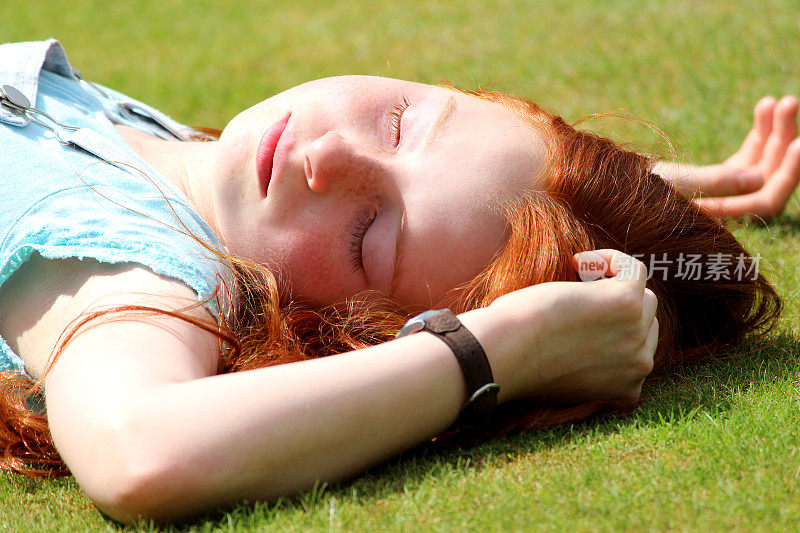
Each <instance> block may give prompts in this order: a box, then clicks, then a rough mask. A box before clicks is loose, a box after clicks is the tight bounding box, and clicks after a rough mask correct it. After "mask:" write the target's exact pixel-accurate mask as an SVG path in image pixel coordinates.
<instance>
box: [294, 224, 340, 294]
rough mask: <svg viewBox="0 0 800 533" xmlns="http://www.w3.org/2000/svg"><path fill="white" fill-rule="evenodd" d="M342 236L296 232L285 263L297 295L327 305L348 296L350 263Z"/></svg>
mask: <svg viewBox="0 0 800 533" xmlns="http://www.w3.org/2000/svg"><path fill="white" fill-rule="evenodd" d="M342 238H343V237H341V236H339V238H337V237H336V236H332V235H324V234H313V233H303V234H301V235H297V236H295V238H294V239H293V240H292V242H291V245H290V250H291V251H290V252H289V253H288V254H287V261H288V264H287V265H286V266H287V267H288V274H289V280H290V283H291V285H292V291H293V293H294V295H295V296H296V297H299V298H302V299H303V300H307V301H309V302H311V303H314V304H319V305H325V304H329V303H333V302H334V301H336V300H338V299H340V298H342V297H344V296H347V292H346V288H347V286H348V284H347V276H348V274H349V270H348V268H349V265H348V264H347V263H346V259H345V254H344V250H343V246H342V243H341V242H339V241H340V239H342Z"/></svg>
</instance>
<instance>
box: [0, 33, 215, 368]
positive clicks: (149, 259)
mask: <svg viewBox="0 0 800 533" xmlns="http://www.w3.org/2000/svg"><path fill="white" fill-rule="evenodd" d="M77 74H78V73H77V71H75V70H74V69H73V68H72V67H71V66H70V65H69V62H68V61H67V58H66V54H65V53H64V50H63V48H62V47H61V45H60V44H59V43H58V42H57V41H54V40H50V41H44V42H33V43H15V44H9V45H3V46H0V86H2V85H11V86H13V87H15V88H16V89H17V90H19V91H21V92H22V93H23V94H24V95H25V96H26V97H27V98H28V100H29V101H30V102H31V103H32V105H33V107H35V108H37V109H41V110H42V111H44V112H46V113H47V114H48V115H50V116H52V117H53V118H55V119H56V120H57V121H58V122H61V123H63V124H65V125H69V126H74V127H77V128H79V129H78V130H77V131H70V130H62V131H60V132H59V136H60V137H61V139H62V140H63V141H66V142H68V143H69V144H68V145H65V144H62V142H60V141H59V140H58V138H57V137H56V135H55V134H54V133H53V132H51V131H50V130H48V129H46V128H43V127H41V126H39V125H37V124H35V123H34V122H32V121H30V120H27V119H26V118H25V117H24V116H19V113H14V112H12V111H13V110H11V109H9V108H8V107H6V108H0V186H2V191H3V195H2V198H3V199H2V204H0V205H1V206H2V209H0V285H2V283H4V282H5V281H6V280H7V279H8V278H9V277H10V276H11V275H12V274H13V273H14V271H16V270H17V269H18V268H19V266H20V265H21V264H22V263H23V262H24V261H26V260H27V259H28V258H29V257H30V256H31V254H33V253H34V252H35V253H39V254H40V255H41V256H43V257H45V258H51V259H55V258H78V259H84V258H92V259H96V260H98V261H103V262H107V263H120V262H133V263H139V264H141V265H143V266H145V267H147V268H149V269H150V270H152V271H153V272H155V273H156V274H160V275H162V276H166V277H169V278H173V279H176V280H180V281H182V282H183V283H185V284H186V285H188V286H189V287H191V288H192V289H193V290H194V291H195V293H197V297H198V299H201V300H202V299H205V298H207V297H208V296H209V295H210V294H211V293H212V292H213V290H214V289H215V287H216V286H217V284H218V281H219V277H218V276H222V275H227V270H225V269H224V268H223V267H222V266H221V265H220V263H219V262H218V260H217V257H216V256H215V255H214V253H213V252H211V251H209V250H207V249H205V248H204V247H203V246H202V245H200V244H199V243H198V242H196V241H195V240H194V239H193V238H192V237H191V236H189V235H187V233H189V234H191V235H194V236H195V237H197V238H199V239H200V240H201V241H202V242H204V243H206V244H207V245H208V246H210V247H212V248H213V249H215V250H223V246H222V243H221V242H220V241H219V239H218V238H217V236H216V235H215V234H214V232H213V231H212V229H211V228H210V227H209V226H208V224H206V222H205V221H204V220H203V219H202V218H201V217H200V216H199V215H198V213H197V212H196V210H195V208H194V207H193V206H192V204H191V203H190V202H189V200H188V198H187V197H186V196H185V195H184V194H183V193H182V192H181V191H180V190H178V189H177V188H176V187H175V186H173V185H172V184H171V183H170V182H169V181H168V180H166V179H165V178H163V177H162V176H160V175H159V174H158V173H157V172H156V171H155V170H153V169H152V168H151V167H150V166H149V165H148V164H147V163H145V162H144V161H143V160H141V159H140V158H139V157H138V156H137V155H136V154H135V153H134V152H133V151H132V150H131V149H130V148H129V147H128V146H127V144H126V143H125V142H124V141H123V140H122V138H121V137H120V136H119V134H118V133H117V131H116V130H115V128H114V123H119V124H126V125H129V126H132V127H136V128H138V129H141V130H143V131H146V132H148V133H158V131H156V130H161V128H159V127H158V126H157V125H156V124H155V123H154V122H153V121H151V120H148V119H146V118H144V116H145V115H147V114H148V113H152V115H151V116H156V117H158V119H159V121H161V122H162V123H165V124H168V125H169V126H170V127H171V128H173V129H174V130H176V131H178V130H181V129H183V130H186V128H185V126H182V125H181V124H178V123H176V122H175V121H173V120H172V119H170V118H169V117H167V116H165V115H163V114H161V113H159V112H158V111H156V110H154V109H152V108H150V107H148V106H146V105H144V104H142V103H141V102H138V101H136V100H133V99H131V98H129V97H127V96H124V95H122V94H120V93H117V92H115V91H111V90H108V89H106V88H104V87H100V88H99V90H96V88H95V87H93V86H91V85H90V84H88V83H87V82H85V81H81V80H80V79H79V78H78V76H77ZM120 103H123V104H126V105H128V107H127V109H130V108H135V109H136V110H137V111H141V110H144V114H143V115H141V116H140V115H139V114H138V113H125V112H124V111H125V109H126V108H125V107H124V106H123V107H122V108H121V107H120V106H119V104H120ZM165 197H166V200H165ZM207 308H208V309H209V311H210V312H211V313H212V314H213V315H214V316H216V317H218V316H219V313H220V312H221V310H220V309H218V308H217V307H216V305H215V304H214V303H213V302H212V303H210V304H207ZM0 320H2V317H0ZM2 370H9V371H15V372H21V373H25V369H24V364H23V361H22V360H21V359H20V358H19V357H18V356H17V355H16V354H15V353H14V352H13V351H12V350H11V349H10V347H9V346H8V344H7V343H6V341H5V340H4V339H2V338H0V371H2Z"/></svg>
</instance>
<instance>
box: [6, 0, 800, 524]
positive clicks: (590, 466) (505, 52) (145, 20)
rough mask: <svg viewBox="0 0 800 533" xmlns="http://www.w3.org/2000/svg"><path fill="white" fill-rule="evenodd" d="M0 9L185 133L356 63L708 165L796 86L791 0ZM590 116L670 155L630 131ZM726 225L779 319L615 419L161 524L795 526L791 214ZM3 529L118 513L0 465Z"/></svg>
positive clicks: (15, 30)
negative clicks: (769, 285)
mask: <svg viewBox="0 0 800 533" xmlns="http://www.w3.org/2000/svg"><path fill="white" fill-rule="evenodd" d="M66 5H69V7H64V6H66ZM0 13H1V14H2V17H0V40H3V41H15V40H32V39H41V38H46V37H49V36H54V37H58V38H59V39H61V40H62V42H63V43H64V44H65V46H66V48H67V51H68V53H69V55H70V59H71V60H72V62H73V64H74V65H75V66H76V67H77V68H79V69H80V70H82V71H83V72H84V74H85V75H86V77H87V78H89V79H92V80H95V81H99V82H101V83H104V84H106V85H109V86H111V87H114V88H116V89H119V90H121V91H123V92H126V93H128V94H131V95H133V96H136V97H138V98H140V99H142V100H144V101H146V102H150V103H154V104H155V105H157V106H158V107H160V108H162V109H164V110H166V111H167V112H169V113H170V114H172V115H173V116H174V117H175V118H177V119H179V120H181V121H184V122H188V123H191V124H198V125H211V126H223V125H224V124H225V123H226V122H227V121H228V120H229V119H230V118H231V117H232V116H233V115H234V114H235V113H237V112H238V111H240V110H242V109H244V108H245V107H247V106H249V105H251V104H253V103H255V102H257V101H259V100H261V99H263V98H264V97H267V96H269V95H271V94H273V93H275V92H276V91H279V90H282V89H284V88H287V87H290V86H292V85H295V84H297V83H300V82H303V81H306V80H308V79H313V78H318V77H322V76H328V75H336V74H345V73H364V74H376V75H383V76H392V77H397V78H407V79H413V80H417V81H424V82H436V81H439V80H443V79H446V80H450V81H452V82H454V83H456V84H458V85H461V86H464V87H466V88H474V87H478V86H480V87H491V88H499V89H504V90H508V91H511V92H514V93H518V94H523V95H526V96H530V97H533V98H534V99H537V100H538V101H539V102H540V103H542V104H543V105H545V106H546V107H548V108H552V109H554V110H557V111H559V112H560V113H562V114H563V115H564V116H565V117H566V118H567V119H568V120H576V119H578V118H580V117H583V116H585V115H587V114H590V113H594V112H597V111H612V112H616V111H620V110H623V111H626V112H628V113H632V114H636V115H639V116H642V117H644V118H646V119H648V120H649V121H651V122H652V123H654V124H655V125H657V126H659V127H661V128H662V129H664V130H665V131H667V132H668V133H669V134H670V136H671V138H672V140H673V141H675V142H676V143H677V145H678V146H679V148H680V149H681V151H680V154H681V158H682V159H684V160H687V161H698V162H714V161H717V160H720V159H722V158H723V157H725V156H727V155H728V154H729V153H731V152H732V151H733V150H734V149H735V148H736V146H737V145H738V143H739V142H740V141H741V139H742V138H743V136H744V134H745V132H746V131H747V129H748V127H749V123H750V113H751V108H752V105H753V104H754V103H755V101H756V100H757V99H758V98H759V97H760V96H762V95H764V94H775V95H780V94H783V93H795V94H797V93H799V92H800V7H798V6H797V2H796V0H768V1H760V2H734V1H731V0H713V1H709V0H706V1H704V2H696V1H693V0H692V1H688V0H687V1H674V2H670V1H656V0H640V1H637V2H634V1H623V0H606V1H604V2H594V1H590V0H586V1H572V2H565V1H552V2H525V1H522V0H506V1H499V0H498V1H494V2H483V1H479V0H464V1H462V2H454V1H445V0H439V1H432V0H429V1H425V2H407V3H401V2H394V1H385V0H374V1H372V2H359V1H355V0H340V1H337V2H322V1H311V0H304V1H288V0H285V1H271V2H256V1H249V2H235V3H234V2H229V3H224V2H219V1H214V2H212V1H207V0H202V1H200V0H197V1H192V2H169V1H164V0H161V1H147V2H135V3H134V2H108V1H96V2H95V1H92V2H89V1H84V2H70V3H64V2H60V1H59V2H57V1H37V2H31V1H29V0H5V1H4V2H3V5H2V8H0ZM587 125H588V126H589V127H592V128H595V129H598V130H600V131H601V132H603V133H605V134H607V135H610V136H613V137H614V138H617V139H625V140H628V141H631V142H633V143H635V145H636V146H637V147H639V148H641V149H643V150H653V151H655V152H658V153H665V152H666V149H665V146H664V144H663V143H661V144H658V139H657V138H656V137H654V136H653V135H652V134H651V133H650V131H649V130H648V129H646V128H642V127H640V126H636V125H634V124H633V123H631V122H627V121H623V120H617V119H613V120H612V119H604V120H602V121H601V120H593V121H590V122H589V123H587ZM736 232H737V234H738V235H739V236H740V237H741V238H742V239H743V240H744V241H745V242H746V243H747V244H748V246H749V247H750V248H751V249H752V250H753V251H755V252H759V253H761V255H762V256H764V257H765V258H766V260H767V261H766V263H767V266H768V268H769V269H770V271H771V272H772V274H771V277H772V279H774V281H775V282H776V284H777V286H778V289H779V291H780V293H781V295H782V296H783V297H784V298H785V300H786V304H787V305H786V312H785V313H784V315H783V318H782V319H781V325H780V328H779V331H778V332H777V333H776V334H775V335H774V336H773V337H772V338H770V339H768V340H767V341H766V342H764V343H763V344H759V345H754V346H750V347H748V350H747V351H748V354H747V355H745V356H742V357H739V358H736V359H724V360H720V361H717V362H715V363H713V364H709V365H704V366H700V367H694V368H685V369H682V370H681V371H679V372H677V373H675V374H672V375H669V376H667V377H665V378H663V379H660V380H658V381H655V382H652V383H649V384H648V385H647V386H646V388H645V391H644V396H643V402H642V405H641V407H640V408H639V409H638V410H637V411H635V413H634V414H632V415H630V416H627V417H623V418H618V419H607V420H594V421H589V422H586V423H583V424H578V425H574V426H568V427H561V428H555V429H552V430H546V431H537V432H532V433H529V434H525V435H518V436H514V437H508V438H504V439H498V440H495V441H492V442H490V443H487V444H484V445H481V446H477V447H473V448H468V449H461V450H449V451H439V450H435V449H432V448H429V447H423V448H420V449H418V450H414V451H412V452H409V453H407V454H405V455H404V456H403V457H400V458H398V459H396V460H394V461H392V462H390V463H389V464H387V465H385V466H383V467H381V468H378V469H374V470H372V471H370V472H368V473H367V474H365V475H363V476H361V477H359V478H357V479H355V480H353V481H352V482H348V483H343V484H340V485H336V486H332V487H320V488H318V490H315V491H312V492H310V493H307V494H305V495H303V496H300V497H298V498H295V499H292V500H284V501H281V502H279V503H277V504H274V505H266V504H256V505H241V506H239V507H238V508H237V509H235V510H234V511H233V512H230V513H212V514H209V515H208V516H206V517H204V518H202V519H198V520H196V521H193V522H190V523H186V524H180V525H178V526H176V528H178V529H186V530H192V531H207V530H216V529H221V530H245V531H246V530H256V529H257V530H276V531H283V530H308V529H311V530H380V529H389V530H410V531H415V530H429V529H433V530H459V529H469V530H477V529H488V530H493V531H501V530H518V531H519V530H556V531H561V530H578V531H595V530H600V531H613V530H618V529H627V530H637V531H638V530H681V531H682V530H705V529H712V530H761V531H776V530H797V529H798V525H797V524H798V523H800V489H799V488H798V483H800V453H799V452H798V442H800V415H799V412H800V392H799V391H800V386H799V385H798V375H799V374H800V373H799V372H798V370H799V369H800V364H799V363H798V353H800V350H799V349H798V348H800V343H799V342H798V340H797V324H798V321H797V317H798V310H799V309H800V299H799V298H800V277H799V276H800V275H799V274H798V273H800V260H799V259H798V253H797V250H798V245H800V207H798V203H797V202H796V201H793V203H792V204H791V206H790V209H789V211H788V213H787V214H786V215H785V216H784V217H782V218H781V219H780V220H778V221H777V222H776V223H774V224H772V225H770V226H769V227H763V226H760V225H751V226H747V227H741V228H737V229H736ZM0 528H3V529H7V530H9V531H28V530H51V529H58V530H70V529H75V530H84V529H108V530H115V529H118V528H119V526H118V525H116V524H115V523H113V522H111V521H107V520H105V519H104V518H103V517H102V515H100V514H99V513H98V511H97V510H96V509H94V508H93V507H92V505H91V502H90V501H89V500H88V499H87V498H86V497H85V496H84V495H83V494H82V492H81V491H80V489H79V488H78V486H77V484H76V482H75V481H74V480H73V479H66V480H58V481H53V482H40V481H30V480H27V479H23V478H19V477H13V476H9V475H6V474H3V475H2V476H0ZM125 529H130V530H138V529H142V530H150V529H152V528H149V527H147V525H142V527H141V528H125Z"/></svg>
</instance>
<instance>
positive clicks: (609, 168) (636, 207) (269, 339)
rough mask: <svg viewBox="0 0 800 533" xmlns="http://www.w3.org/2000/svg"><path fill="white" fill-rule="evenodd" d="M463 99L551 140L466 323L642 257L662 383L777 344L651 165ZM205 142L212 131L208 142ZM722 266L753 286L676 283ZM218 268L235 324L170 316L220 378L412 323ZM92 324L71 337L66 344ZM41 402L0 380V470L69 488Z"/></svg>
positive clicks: (726, 248) (386, 336)
mask: <svg viewBox="0 0 800 533" xmlns="http://www.w3.org/2000/svg"><path fill="white" fill-rule="evenodd" d="M454 90H457V89H454ZM464 92H465V93H466V94H470V95H472V96H475V97H477V98H482V99H485V100H489V101H492V102H496V103H498V104H500V105H504V106H507V107H509V108H511V109H513V110H514V111H516V113H517V114H518V115H519V116H520V117H522V118H523V119H524V120H526V121H528V122H529V124H530V125H531V127H533V128H536V129H537V130H538V131H539V132H540V133H541V134H542V135H543V137H544V139H545V143H546V145H547V148H548V151H549V162H548V164H547V165H546V169H545V175H544V180H543V184H544V185H543V188H542V190H539V191H533V190H532V191H531V193H530V194H528V195H526V196H524V197H522V198H518V199H517V200H516V201H514V202H512V203H510V204H509V205H507V206H506V216H507V219H508V230H507V234H508V237H507V241H506V243H505V245H504V246H503V248H502V249H501V250H500V251H499V252H498V253H497V255H496V256H495V258H494V259H493V261H492V262H491V264H490V265H488V266H487V267H486V268H485V269H484V270H483V271H482V272H481V273H480V274H479V275H478V276H477V277H476V278H475V279H473V280H471V281H470V282H468V283H466V284H465V285H464V286H462V287H457V288H455V289H454V290H453V291H452V292H451V293H450V294H448V295H447V296H446V297H445V301H444V302H441V303H442V304H443V305H448V306H449V307H451V309H453V310H454V311H456V312H464V311H467V310H469V309H474V308H476V307H481V306H486V305H488V304H490V303H491V302H492V301H493V300H494V299H495V298H497V297H498V296H500V295H502V294H505V293H508V292H511V291H513V290H516V289H519V288H522V287H525V286H529V285H533V284H537V283H544V282H548V281H569V280H573V281H575V280H577V279H578V278H577V275H576V273H575V270H574V267H573V265H572V256H573V254H574V253H576V252H579V251H583V250H591V249H596V248H614V249H618V250H621V251H623V252H625V253H628V254H631V255H636V256H639V257H640V258H641V259H642V260H643V261H644V262H645V264H647V265H648V266H650V265H649V261H651V260H657V261H658V265H659V275H657V276H653V277H652V278H651V279H650V280H649V281H648V283H647V285H648V287H649V288H650V289H651V290H652V291H653V292H654V293H655V294H656V296H657V297H658V300H659V305H658V312H657V317H658V321H659V325H660V336H659V342H658V347H657V350H656V354H655V369H656V370H658V369H663V368H665V367H667V366H669V365H671V364H677V363H684V362H688V361H693V362H694V361H701V360H704V359H708V358H710V357H712V356H714V355H715V354H717V353H719V352H720V351H724V350H729V349H731V348H734V347H736V346H737V345H738V344H739V343H740V342H741V341H742V339H743V337H745V336H746V335H748V334H763V333H766V332H767V331H769V329H770V328H771V327H772V325H773V324H774V322H775V319H776V317H777V316H778V314H779V312H780V300H779V298H778V296H777V294H776V293H775V291H774V289H773V288H772V287H771V285H770V284H769V283H768V281H767V280H766V278H765V277H764V276H763V274H762V273H760V272H759V273H755V274H754V273H753V269H754V268H753V267H757V266H758V265H757V263H756V260H755V259H754V258H752V257H751V256H750V255H749V254H748V253H747V251H746V250H745V249H744V248H743V247H742V246H741V245H740V244H739V242H738V241H737V240H736V238H735V237H734V236H733V235H732V234H731V233H730V232H729V231H728V230H727V229H726V228H725V227H724V226H723V225H722V224H721V223H719V222H718V221H716V220H715V219H713V218H711V217H710V216H708V215H706V214H705V213H703V212H702V211H701V210H700V209H699V208H698V207H697V206H696V205H695V204H693V203H692V202H691V201H688V200H687V199H685V198H683V197H682V196H681V195H679V194H678V193H677V192H676V191H675V190H674V189H673V188H672V187H670V186H669V185H668V184H667V183H666V182H665V181H664V180H663V179H661V178H660V177H659V176H656V175H654V174H653V173H652V172H651V169H652V166H653V163H654V161H653V160H651V159H650V158H648V157H646V156H643V155H641V154H637V153H634V152H632V151H628V150H625V149H623V148H622V147H620V146H618V145H617V144H615V143H614V142H612V141H610V140H608V139H605V138H602V137H598V136H596V135H593V134H591V133H587V132H583V131H579V130H577V129H575V128H573V127H571V126H570V125H568V124H567V123H566V122H564V120H562V119H561V118H560V117H558V116H556V115H552V114H550V113H548V112H546V111H544V110H543V109H541V108H540V107H538V106H537V105H536V104H534V103H533V102H530V101H528V100H525V99H521V98H515V97H511V96H507V95H504V94H501V93H495V92H491V91H479V92H470V91H464ZM209 132H210V130H204V134H208V133H209ZM531 181H532V182H533V176H531ZM714 254H717V255H714ZM719 254H721V256H725V257H728V258H731V259H732V260H733V261H738V262H739V263H742V264H744V265H745V266H746V267H748V275H747V276H741V275H739V276H737V275H732V274H734V272H733V270H730V271H729V273H728V274H729V275H728V277H729V278H730V279H722V278H720V279H685V276H682V275H681V272H680V268H681V262H680V258H686V257H689V256H699V257H700V258H701V261H700V265H701V266H702V265H703V264H704V263H703V262H704V261H705V264H706V265H708V264H709V261H710V259H709V258H712V257H716V256H720V255H719ZM721 256H720V257H721ZM224 259H225V260H226V262H227V263H228V264H229V265H230V266H231V269H232V270H233V272H234V274H235V278H236V295H235V297H233V298H231V300H230V302H229V304H230V305H229V308H230V309H232V312H231V313H230V314H229V315H228V316H224V317H222V318H221V324H220V325H219V326H221V327H218V326H217V324H201V323H197V322H196V321H194V320H193V319H191V318H189V317H187V316H185V315H182V314H180V313H170V314H172V315H173V316H176V317H177V318H179V319H182V320H187V321H190V322H194V323H196V325H197V326H198V327H203V328H205V329H206V330H208V331H210V332H214V333H215V334H217V335H219V336H220V338H221V340H222V341H223V342H224V343H225V345H226V346H227V349H226V351H225V353H223V355H222V359H221V364H220V372H221V373H224V372H233V371H242V370H248V369H253V368H258V367H263V366H269V365H275V364H282V363H288V362H293V361H299V360H303V359H308V358H312V357H321V356H326V355H331V354H335V353H341V352H344V351H348V350H353V349H358V348H362V347H366V346H369V345H372V344H376V343H379V342H385V341H388V340H390V339H392V338H393V336H394V334H395V332H396V331H397V330H398V329H399V327H400V326H401V325H402V324H403V323H404V322H405V320H406V319H407V316H406V314H405V313H403V312H401V310H399V309H398V308H397V306H395V305H394V304H393V303H392V302H391V301H388V300H381V299H375V298H370V299H367V300H366V301H368V302H369V303H363V302H364V301H365V300H364V299H361V298H357V297H356V298H353V299H352V300H350V301H347V302H343V303H342V304H339V305H336V306H332V307H330V308H328V309H323V310H315V309H309V308H307V307H304V306H301V305H297V304H294V303H292V302H291V301H290V299H289V297H288V295H287V294H286V293H284V292H282V290H281V287H280V286H279V283H278V282H277V281H276V278H275V276H274V274H273V273H272V272H270V271H269V270H267V269H266V268H265V267H263V266H262V265H258V264H254V263H251V262H249V261H247V260H245V259H242V258H236V257H228V256H226V257H224ZM716 277H719V276H716ZM126 311H145V312H162V311H158V310H152V309H147V308H133V307H127V308H124V309H117V310H112V311H111V312H126ZM92 318H93V317H86V318H84V319H83V320H82V321H81V322H80V323H78V324H76V325H75V326H74V327H73V328H72V329H71V331H70V332H69V333H68V334H67V335H65V342H67V341H68V340H69V338H71V336H72V335H74V334H75V333H76V332H77V331H78V330H79V329H80V327H82V325H83V324H85V323H86V322H88V321H90V320H91V319H92ZM64 344H65V343H61V344H60V346H59V347H58V349H57V350H56V351H55V354H54V357H53V358H51V359H52V361H54V360H55V358H57V357H58V355H59V354H60V352H61V350H62V349H63V346H64ZM52 361H51V363H50V366H52ZM48 370H49V367H48ZM45 375H46V372H45ZM44 377H45V376H42V377H41V378H40V379H39V381H38V382H37V385H40V384H41V383H42V382H43V380H44ZM34 388H35V387H33V386H32V383H31V382H30V380H28V379H27V378H25V377H22V376H20V375H18V374H11V373H8V372H4V373H2V374H0V448H2V449H3V456H2V458H0V467H2V468H3V469H6V470H10V471H14V472H18V473H22V474H25V475H28V476H34V477H40V476H60V475H67V474H69V470H68V468H67V467H66V465H65V464H64V463H63V461H62V460H61V458H60V456H59V455H58V452H57V450H56V449H55V447H54V445H53V442H52V439H51V437H50V433H49V429H48V425H47V418H46V414H37V413H35V412H32V411H31V410H29V409H28V407H27V405H26V403H25V396H26V393H30V392H31V391H32V390H33V389H34ZM605 408H606V406H605V405H604V404H603V403H600V402H597V403H588V404H583V405H577V406H566V407H564V406H562V407H552V406H546V405H540V404H538V403H536V402H533V401H527V402H526V401H521V402H515V403H513V404H505V405H503V406H500V408H499V409H498V414H497V416H496V417H495V420H494V421H493V422H492V424H491V425H490V426H489V427H487V428H486V430H485V431H484V432H483V433H482V434H480V435H471V436H469V437H464V436H461V435H458V434H450V435H446V436H444V437H446V438H444V439H440V440H443V441H444V442H453V441H459V440H463V439H464V438H468V439H469V440H474V439H476V438H484V437H486V436H490V435H496V434H500V433H505V432H508V431H517V430H523V429H528V428H532V427H537V426H549V425H554V424H560V423H565V422H571V421H576V420H580V419H583V418H586V417H587V416H590V415H592V414H594V413H597V412H598V411H601V410H603V409H605Z"/></svg>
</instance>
